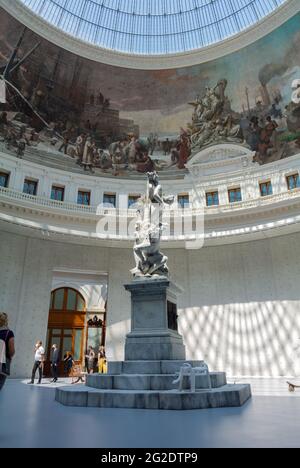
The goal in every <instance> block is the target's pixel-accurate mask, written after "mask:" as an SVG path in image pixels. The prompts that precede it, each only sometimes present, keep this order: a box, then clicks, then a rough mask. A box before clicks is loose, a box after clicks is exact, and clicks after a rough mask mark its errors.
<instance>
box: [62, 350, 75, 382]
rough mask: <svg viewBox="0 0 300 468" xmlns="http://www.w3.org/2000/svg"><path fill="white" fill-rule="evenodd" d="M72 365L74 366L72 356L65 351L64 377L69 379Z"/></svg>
mask: <svg viewBox="0 0 300 468" xmlns="http://www.w3.org/2000/svg"><path fill="white" fill-rule="evenodd" d="M73 364H74V360H73V356H72V354H71V353H70V351H67V352H66V354H65V355H64V372H65V376H66V377H69V375H70V373H71V369H72V367H73Z"/></svg>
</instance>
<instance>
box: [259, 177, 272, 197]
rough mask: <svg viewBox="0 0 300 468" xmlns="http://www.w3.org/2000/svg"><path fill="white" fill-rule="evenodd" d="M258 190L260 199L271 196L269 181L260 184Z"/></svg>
mask: <svg viewBox="0 0 300 468" xmlns="http://www.w3.org/2000/svg"><path fill="white" fill-rule="evenodd" d="M259 189H260V195H261V196H262V197H267V196H268V195H273V188H272V183H271V182H270V181H268V182H262V183H261V184H259Z"/></svg>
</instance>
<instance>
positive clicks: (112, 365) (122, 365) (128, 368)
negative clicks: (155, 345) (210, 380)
mask: <svg viewBox="0 0 300 468" xmlns="http://www.w3.org/2000/svg"><path fill="white" fill-rule="evenodd" d="M185 362H188V363H189V364H191V366H192V367H198V366H200V365H201V364H202V363H203V361H183V360H180V361H173V360H169V361H122V362H121V361H115V362H108V374H110V375H116V374H142V375H144V374H173V375H174V374H176V372H179V370H180V367H181V366H182V365H183V364H184V363H185Z"/></svg>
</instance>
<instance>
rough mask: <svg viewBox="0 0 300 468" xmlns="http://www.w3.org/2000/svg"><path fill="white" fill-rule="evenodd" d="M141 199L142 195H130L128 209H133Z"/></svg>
mask: <svg viewBox="0 0 300 468" xmlns="http://www.w3.org/2000/svg"><path fill="white" fill-rule="evenodd" d="M140 197H141V196H140V195H129V197H128V208H131V207H132V205H134V204H135V203H137V201H138V200H139V198H140Z"/></svg>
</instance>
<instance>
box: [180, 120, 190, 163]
mask: <svg viewBox="0 0 300 468" xmlns="http://www.w3.org/2000/svg"><path fill="white" fill-rule="evenodd" d="M177 150H178V161H177V167H178V169H184V168H185V165H186V163H187V161H188V158H189V157H190V155H191V142H190V136H189V134H188V132H187V131H186V130H184V129H183V128H182V129H181V132H180V141H179V143H178V145H177Z"/></svg>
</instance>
